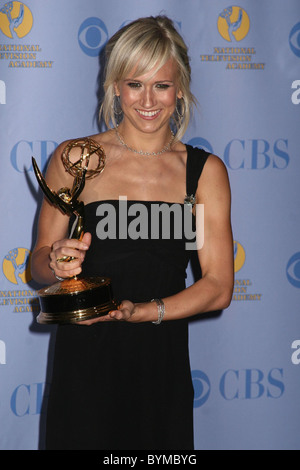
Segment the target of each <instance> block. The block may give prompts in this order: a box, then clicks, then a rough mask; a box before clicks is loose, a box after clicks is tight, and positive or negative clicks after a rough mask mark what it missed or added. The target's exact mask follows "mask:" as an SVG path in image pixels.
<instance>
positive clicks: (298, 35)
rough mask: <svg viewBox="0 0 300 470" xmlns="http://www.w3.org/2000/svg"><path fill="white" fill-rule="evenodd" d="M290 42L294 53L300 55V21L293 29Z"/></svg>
mask: <svg viewBox="0 0 300 470" xmlns="http://www.w3.org/2000/svg"><path fill="white" fill-rule="evenodd" d="M289 43H290V47H291V49H292V51H293V53H294V54H295V55H296V56H298V57H300V22H299V23H297V24H295V26H294V27H293V28H292V29H291V32H290V35H289Z"/></svg>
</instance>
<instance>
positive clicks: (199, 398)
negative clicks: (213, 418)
mask: <svg viewBox="0 0 300 470" xmlns="http://www.w3.org/2000/svg"><path fill="white" fill-rule="evenodd" d="M192 379H193V386H194V408H199V407H200V406H202V405H204V403H205V402H206V401H207V400H208V397H209V394H210V381H209V378H208V377H207V375H206V374H204V372H202V371H201V370H193V372H192Z"/></svg>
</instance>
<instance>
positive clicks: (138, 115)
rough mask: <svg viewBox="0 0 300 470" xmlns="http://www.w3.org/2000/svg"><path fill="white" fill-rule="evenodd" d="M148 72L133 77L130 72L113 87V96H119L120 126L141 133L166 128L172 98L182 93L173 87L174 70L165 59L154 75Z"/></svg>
mask: <svg viewBox="0 0 300 470" xmlns="http://www.w3.org/2000/svg"><path fill="white" fill-rule="evenodd" d="M152 73H153V72H151V71H150V72H148V73H146V74H144V75H141V76H139V77H135V78H133V77H134V70H133V71H132V73H129V74H128V76H127V77H125V78H124V79H123V80H120V81H119V82H118V83H117V84H115V93H116V95H118V96H120V103H121V107H122V110H123V114H124V120H123V122H124V124H125V125H128V124H129V123H130V125H131V126H133V127H135V128H136V129H138V130H140V131H143V132H148V133H151V132H155V131H157V130H159V129H161V128H163V127H164V126H169V122H170V118H171V116H172V114H173V112H174V110H175V107H176V98H179V99H180V98H181V97H182V93H181V91H180V90H179V89H178V85H177V66H176V63H175V61H174V60H173V59H169V60H168V61H167V62H166V63H165V65H164V66H163V67H161V68H160V69H159V70H158V71H157V72H156V73H155V75H152Z"/></svg>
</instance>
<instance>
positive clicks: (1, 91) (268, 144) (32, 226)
mask: <svg viewBox="0 0 300 470" xmlns="http://www.w3.org/2000/svg"><path fill="white" fill-rule="evenodd" d="M160 13H163V14H166V15H168V16H170V17H171V18H172V19H173V20H174V21H175V23H176V24H177V26H178V28H179V30H180V32H181V34H182V35H183V37H184V38H185V40H186V42H187V44H188V46H189V50H190V57H191V64H192V70H193V75H192V78H193V84H192V88H193V92H194V94H195V96H196V97H197V100H198V102H199V107H198V110H197V112H196V114H195V116H194V119H193V121H192V122H191V125H190V127H189V130H188V132H187V133H186V135H185V139H184V141H185V142H187V143H190V144H192V145H195V146H199V147H203V148H204V149H206V150H209V151H210V152H213V153H215V154H217V155H219V156H220V158H221V159H222V160H223V161H224V163H225V164H226V167H227V168H228V173H229V177H230V181H231V186H232V196H233V205H232V222H233V232H234V251H235V286H234V293H233V298H232V303H231V305H230V307H229V308H228V309H227V310H225V311H223V312H222V314H221V313H220V314H218V313H216V314H214V315H207V316H203V318H201V319H197V320H194V321H192V322H191V324H190V350H191V366H192V371H193V382H194V388H195V401H194V417H195V447H196V449H300V431H299V418H300V400H299V391H300V302H299V301H300V237H299V229H300V223H299V202H300V190H299V178H300V150H299V149H300V132H299V129H300V2H299V0H285V1H282V0H272V1H270V0H260V1H258V0H248V1H247V0H239V1H238V2H237V3H233V4H231V3H230V0H213V1H211V0H185V1H182V0H151V1H149V0H125V1H124V0H110V1H106V0H85V1H83V0H45V1H42V2H41V1H40V0H27V1H26V2H20V1H5V0H0V116H1V126H0V132H1V140H0V145H1V147H0V149H1V154H0V201H1V204H0V211H1V212H0V214H1V215H0V223H1V230H0V240H1V241H0V266H1V268H0V422H1V426H0V448H1V449H17V450H22V449H25V450H26V449H38V447H39V445H40V446H41V447H42V445H43V435H44V433H43V417H44V407H43V398H45V397H46V396H47V390H48V385H47V384H48V383H49V381H50V377H49V375H48V371H47V363H48V351H50V353H49V360H51V352H52V349H53V348H52V336H53V335H52V332H53V330H54V329H55V326H50V327H49V326H41V325H38V324H37V322H36V315H37V313H38V308H39V307H38V301H37V296H36V289H37V288H38V287H39V286H37V285H35V284H34V283H33V282H32V279H31V276H30V256H31V251H32V246H33V244H34V241H35V237H36V220H37V211H38V208H39V206H40V202H41V193H40V191H39V190H38V185H37V182H36V179H35V177H34V173H33V168H32V165H31V157H32V155H34V156H35V158H36V160H37V163H38V165H39V166H40V168H42V169H44V168H45V166H46V163H47V161H48V159H49V156H50V155H51V153H52V152H53V150H54V149H55V147H56V146H57V145H58V143H59V142H61V141H63V140H65V139H68V138H76V137H80V136H84V135H89V134H92V133H95V132H97V131H98V126H97V118H96V113H97V93H98V89H99V83H98V82H99V76H100V75H99V53H100V52H101V49H102V48H103V46H104V45H105V43H106V41H107V39H108V38H109V37H110V36H111V35H112V34H113V33H114V32H115V31H116V30H117V29H119V27H120V26H122V25H123V24H125V23H126V22H129V21H131V20H133V19H136V18H138V17H140V16H148V15H157V14H160ZM192 280H193V269H192V266H191V267H190V268H189V272H188V282H189V283H191V282H192ZM178 406H180V403H178ZM174 413H176V409H174Z"/></svg>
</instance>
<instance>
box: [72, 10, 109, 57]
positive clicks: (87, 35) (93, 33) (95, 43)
mask: <svg viewBox="0 0 300 470" xmlns="http://www.w3.org/2000/svg"><path fill="white" fill-rule="evenodd" d="M107 40H108V31H107V28H106V25H105V24H104V23H103V21H102V20H100V18H95V17H92V18H87V19H86V20H85V21H84V22H83V23H82V24H81V26H80V28H79V31H78V42H79V46H80V47H81V49H82V50H83V52H84V53H85V54H87V55H89V56H90V57H97V56H98V55H99V53H100V51H101V49H102V48H103V47H104V46H105V44H106V42H107Z"/></svg>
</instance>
